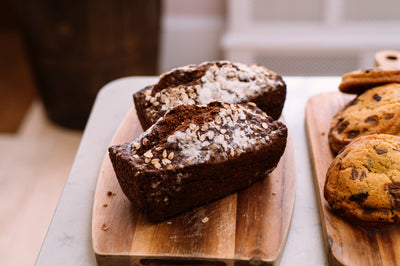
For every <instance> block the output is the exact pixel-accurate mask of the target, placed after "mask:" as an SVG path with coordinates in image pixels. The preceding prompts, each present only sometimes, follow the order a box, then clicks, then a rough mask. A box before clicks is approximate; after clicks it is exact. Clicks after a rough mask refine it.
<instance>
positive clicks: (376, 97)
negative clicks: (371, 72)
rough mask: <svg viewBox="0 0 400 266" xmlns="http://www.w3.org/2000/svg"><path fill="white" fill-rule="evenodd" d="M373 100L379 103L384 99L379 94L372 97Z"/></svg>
mask: <svg viewBox="0 0 400 266" xmlns="http://www.w3.org/2000/svg"><path fill="white" fill-rule="evenodd" d="M372 98H374V100H376V101H378V102H379V101H380V100H381V99H382V97H381V96H379V95H378V94H374V96H372Z"/></svg>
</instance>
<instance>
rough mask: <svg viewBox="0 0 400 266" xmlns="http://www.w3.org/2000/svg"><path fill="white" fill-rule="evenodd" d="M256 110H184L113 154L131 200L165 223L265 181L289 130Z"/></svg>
mask: <svg viewBox="0 0 400 266" xmlns="http://www.w3.org/2000/svg"><path fill="white" fill-rule="evenodd" d="M254 106H255V104H250V105H246V106H244V105H239V104H227V103H220V102H212V103H209V104H208V105H207V106H196V105H180V106H178V107H176V108H174V109H172V110H171V111H169V112H167V113H166V115H165V116H164V117H163V118H162V119H160V120H158V121H157V122H156V123H155V124H154V125H153V126H151V127H150V128H149V129H148V130H147V131H145V132H143V133H142V134H141V135H140V136H139V137H138V138H137V139H135V140H134V141H133V142H131V143H126V144H122V145H116V146H112V147H110V148H109V155H110V158H111V161H112V164H113V167H114V170H115V173H116V176H117V179H118V182H119V184H120V186H121V188H122V190H123V192H124V193H125V195H126V196H127V197H128V198H129V200H130V201H131V202H132V203H133V205H134V206H135V207H136V208H138V209H139V210H142V211H143V212H145V214H146V215H147V217H148V219H149V220H151V221H160V220H163V219H165V218H168V217H171V216H173V215H175V214H178V213H181V212H183V211H186V210H188V209H191V208H193V207H195V206H199V205H202V204H206V203H208V202H211V201H214V200H216V199H219V198H222V197H225V196H227V195H229V194H231V193H233V192H235V191H238V190H240V189H243V188H246V187H248V186H249V185H251V184H253V183H254V182H256V181H258V180H260V179H262V178H264V177H266V175H267V174H268V173H270V172H271V171H272V170H273V169H274V168H275V167H276V165H277V164H278V162H279V160H280V158H281V156H282V154H283V152H284V150H285V147H286V139H287V128H286V126H285V125H284V124H283V123H282V122H280V121H276V120H274V119H272V118H271V117H269V116H267V115H266V114H265V113H264V112H262V111H261V110H260V109H258V108H256V107H254Z"/></svg>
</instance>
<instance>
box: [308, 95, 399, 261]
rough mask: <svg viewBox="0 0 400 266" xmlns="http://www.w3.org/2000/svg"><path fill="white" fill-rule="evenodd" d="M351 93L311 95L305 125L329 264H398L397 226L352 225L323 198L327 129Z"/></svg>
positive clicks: (327, 157) (328, 155)
mask: <svg viewBox="0 0 400 266" xmlns="http://www.w3.org/2000/svg"><path fill="white" fill-rule="evenodd" d="M354 97H355V96H354V95H346V94H343V93H340V92H332V93H325V94H320V95H316V96H314V97H311V98H310V99H309V100H308V102H307V105H306V127H307V135H308V143H309V148H310V154H311V157H312V161H313V166H314V180H315V188H316V194H317V199H318V205H319V211H320V218H321V224H322V229H323V230H322V231H323V236H324V241H325V247H326V253H327V256H328V261H329V263H330V264H331V265H360V266H361V265H362V266H367V265H371V266H376V265H400V226H397V225H396V226H392V227H389V228H383V229H374V228H366V227H360V226H356V225H353V224H351V223H349V222H347V221H346V220H344V219H342V218H340V217H339V216H336V215H335V214H334V213H332V212H331V211H330V209H329V206H328V204H327V202H326V201H325V199H324V197H323V188H324V184H325V175H326V171H327V169H328V166H329V164H330V163H331V161H332V159H333V156H332V153H331V152H330V149H329V144H328V132H329V126H330V122H331V118H332V116H333V115H334V114H335V113H336V112H337V111H338V110H339V109H340V108H341V107H342V106H344V104H345V103H347V102H348V101H350V100H351V99H353V98H354Z"/></svg>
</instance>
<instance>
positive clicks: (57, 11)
mask: <svg viewBox="0 0 400 266" xmlns="http://www.w3.org/2000/svg"><path fill="white" fill-rule="evenodd" d="M160 9H161V7H160V1H159V0H57V1H51V0H18V1H16V10H17V13H18V15H19V16H18V17H19V20H20V23H21V28H22V30H23V33H24V36H25V38H26V44H27V49H28V53H29V55H30V58H31V61H32V66H33V71H34V73H35V78H36V82H37V87H38V90H39V93H40V95H41V97H42V100H43V103H44V106H45V109H46V112H47V114H48V116H49V118H50V119H51V120H52V121H54V122H56V123H58V124H60V125H62V126H66V127H70V128H75V129H83V128H84V126H85V124H86V121H87V118H88V116H89V113H90V110H91V107H92V104H93V102H94V99H95V96H96V94H97V92H98V90H99V89H100V88H101V87H102V86H103V85H104V84H106V83H107V82H109V81H112V80H114V79H116V78H120V77H124V76H132V75H154V74H156V73H157V62H158V50H159V32H160Z"/></svg>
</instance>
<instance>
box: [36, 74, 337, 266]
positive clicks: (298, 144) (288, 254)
mask: <svg viewBox="0 0 400 266" xmlns="http://www.w3.org/2000/svg"><path fill="white" fill-rule="evenodd" d="M283 78H284V80H285V82H286V84H287V98H286V102H285V107H284V110H283V115H284V117H285V120H286V124H287V126H288V129H289V134H290V135H291V138H292V140H293V143H294V149H295V156H296V166H297V188H296V201H295V208H294V213H293V220H292V224H291V228H290V232H289V237H288V240H287V244H286V247H285V250H284V253H283V256H282V260H281V263H280V265H327V260H326V256H325V250H324V244H323V240H322V231H321V226H320V222H319V214H318V206H317V200H316V194H315V192H314V191H315V189H314V182H313V172H312V163H311V159H310V156H309V151H308V146H307V137H306V130H305V106H306V102H307V100H308V98H309V97H311V96H312V95H315V94H319V93H324V92H327V91H336V90H337V87H338V85H339V83H340V78H339V77H283ZM156 81H157V78H156V77H127V78H121V79H118V80H115V81H113V82H110V83H109V84H107V85H106V86H104V87H103V88H102V89H101V91H100V92H99V94H98V96H97V99H96V102H95V104H94V106H93V109H92V112H91V115H90V117H89V120H88V123H87V125H86V129H85V131H84V134H83V137H82V141H81V144H80V147H79V149H78V152H77V154H76V157H75V161H74V164H73V166H72V168H71V172H70V174H69V176H68V179H67V182H66V184H65V187H64V191H63V193H62V195H61V198H60V201H59V203H58V206H57V209H56V212H55V214H54V217H53V220H52V222H51V224H50V226H49V230H48V232H47V235H46V238H45V240H44V242H43V245H42V248H41V251H40V253H39V256H38V259H37V261H36V265H40V266H44V265H46V266H53V265H58V266H61V265H71V266H72V265H73V266H75V265H96V260H95V256H94V252H93V249H92V238H91V218H92V205H93V196H94V192H95V187H96V183H97V177H98V174H99V169H100V166H101V163H102V161H103V158H104V156H105V154H106V151H107V148H108V145H109V143H110V141H111V138H112V136H113V135H114V132H115V131H116V129H117V127H118V125H119V123H120V122H121V121H122V119H123V118H124V116H125V114H126V113H127V111H128V110H129V109H130V108H131V107H132V105H133V100H132V94H133V93H134V92H135V91H136V90H139V89H141V88H143V87H145V86H147V85H149V84H152V83H154V82H156ZM327 119H329V118H327Z"/></svg>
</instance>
